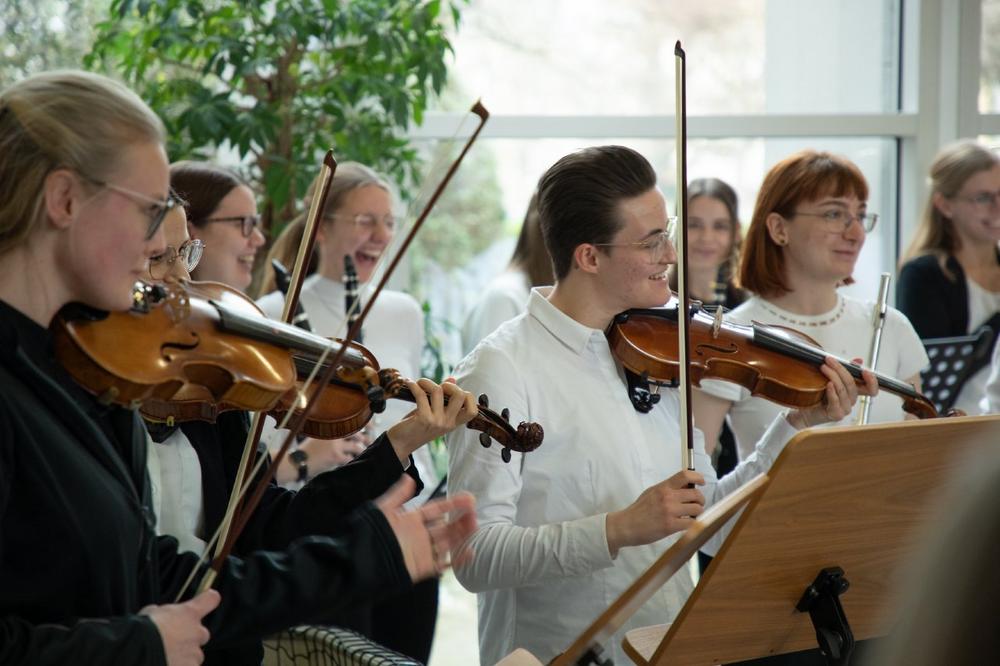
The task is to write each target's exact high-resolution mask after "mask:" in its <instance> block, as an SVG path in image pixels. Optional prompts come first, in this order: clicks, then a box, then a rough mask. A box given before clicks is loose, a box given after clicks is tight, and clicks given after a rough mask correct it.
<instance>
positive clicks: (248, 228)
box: [170, 162, 264, 291]
mask: <svg viewBox="0 0 1000 666" xmlns="http://www.w3.org/2000/svg"><path fill="white" fill-rule="evenodd" d="M170 182H171V185H172V186H173V188H174V189H175V190H176V191H177V192H178V193H179V194H180V196H181V197H183V198H184V199H185V201H187V216H188V225H189V230H190V233H191V237H192V238H195V239H199V240H201V241H202V242H203V243H204V245H205V256H204V259H203V260H202V262H201V266H200V268H198V269H196V270H195V272H194V273H193V274H192V277H193V278H194V279H195V280H212V281H214V282H221V283H223V284H227V285H229V286H231V287H234V288H236V289H239V290H240V291H246V289H247V287H249V286H250V282H251V281H252V280H253V263H254V257H256V256H257V250H259V249H260V248H261V246H262V245H264V234H263V233H261V231H260V228H259V224H260V216H259V215H258V214H257V200H256V198H255V197H254V194H253V190H251V189H250V187H249V186H248V185H247V184H246V183H244V182H243V181H242V180H241V179H240V178H239V177H238V176H237V175H236V174H234V173H233V172H232V171H230V170H228V169H224V168H222V167H219V166H216V165H214V164H208V163H206V162H175V163H174V164H172V165H171V166H170Z"/></svg>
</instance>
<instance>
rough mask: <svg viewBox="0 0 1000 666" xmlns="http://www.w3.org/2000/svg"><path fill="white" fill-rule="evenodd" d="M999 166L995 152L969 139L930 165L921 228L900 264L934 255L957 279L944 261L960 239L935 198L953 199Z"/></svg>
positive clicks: (955, 144)
mask: <svg viewBox="0 0 1000 666" xmlns="http://www.w3.org/2000/svg"><path fill="white" fill-rule="evenodd" d="M997 164H1000V157H998V156H997V154H996V153H995V152H993V151H992V150H990V149H989V148H986V147H985V146H983V145H981V144H979V143H976V142H975V141H971V140H968V139H967V140H964V141H958V142H956V143H952V144H950V145H947V146H945V147H944V148H942V149H941V152H939V153H938V154H937V157H935V158H934V162H933V163H932V164H931V172H930V178H929V179H928V181H929V182H928V186H929V187H930V192H929V193H928V195H927V204H926V205H925V206H924V214H923V217H921V218H920V226H919V227H917V232H916V234H915V235H914V236H913V240H912V241H911V242H910V245H909V247H907V248H906V252H905V254H903V258H902V259H901V260H900V265H902V264H905V263H906V262H907V261H909V260H910V259H914V258H916V257H920V256H923V255H925V254H933V255H935V256H936V257H937V258H938V262H939V263H940V265H941V270H942V271H944V273H945V275H947V276H948V277H949V278H951V279H952V280H954V279H955V276H954V275H952V274H951V271H949V270H948V268H947V266H946V263H945V262H947V260H948V257H949V256H950V255H951V254H954V252H955V251H956V250H958V249H959V245H960V243H961V239H959V237H958V234H956V233H955V224H954V223H953V222H952V221H951V219H949V218H947V217H945V216H944V214H943V213H942V212H941V211H940V210H938V207H937V206H935V205H934V195H935V194H940V195H941V196H942V197H944V198H945V199H951V198H953V197H955V196H957V195H958V193H959V192H960V191H961V189H962V186H963V185H965V182H966V181H967V180H969V178H972V177H973V176H974V175H976V174H977V173H979V172H980V171H989V170H990V169H992V168H993V167H995V166H996V165H997Z"/></svg>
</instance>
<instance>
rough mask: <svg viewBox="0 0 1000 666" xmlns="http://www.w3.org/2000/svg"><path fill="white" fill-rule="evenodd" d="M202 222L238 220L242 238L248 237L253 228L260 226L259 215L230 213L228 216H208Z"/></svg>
mask: <svg viewBox="0 0 1000 666" xmlns="http://www.w3.org/2000/svg"><path fill="white" fill-rule="evenodd" d="M204 222H206V223H208V222H239V223H240V233H242V234H243V237H244V238H250V234H252V233H253V230H254V229H256V228H257V227H259V226H260V215H230V216H228V217H210V218H208V219H206V220H204Z"/></svg>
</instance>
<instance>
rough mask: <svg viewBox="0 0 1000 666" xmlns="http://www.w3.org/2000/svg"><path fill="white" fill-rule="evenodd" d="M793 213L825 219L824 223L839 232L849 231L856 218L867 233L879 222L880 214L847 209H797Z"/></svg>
mask: <svg viewBox="0 0 1000 666" xmlns="http://www.w3.org/2000/svg"><path fill="white" fill-rule="evenodd" d="M793 214H794V215H801V216H802V217H818V218H819V219H821V220H823V223H824V224H825V225H826V226H827V227H828V228H829V230H830V231H832V232H834V233H838V234H842V233H844V232H845V231H847V230H848V229H849V228H850V226H851V223H852V222H854V220H857V221H858V224H860V225H861V228H862V229H864V230H865V233H868V232H869V231H871V230H872V229H874V228H875V225H876V223H878V215H877V214H876V213H859V214H857V215H851V214H850V213H848V212H847V211H846V210H828V211H825V212H822V213H805V212H802V211H798V210H797V211H795V212H794V213H793Z"/></svg>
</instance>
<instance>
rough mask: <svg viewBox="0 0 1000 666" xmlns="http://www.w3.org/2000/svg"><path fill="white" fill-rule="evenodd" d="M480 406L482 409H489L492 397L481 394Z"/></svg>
mask: <svg viewBox="0 0 1000 666" xmlns="http://www.w3.org/2000/svg"><path fill="white" fill-rule="evenodd" d="M479 406H480V407H489V406H490V397H489V396H488V395H486V394H485V393H481V394H480V395H479Z"/></svg>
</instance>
